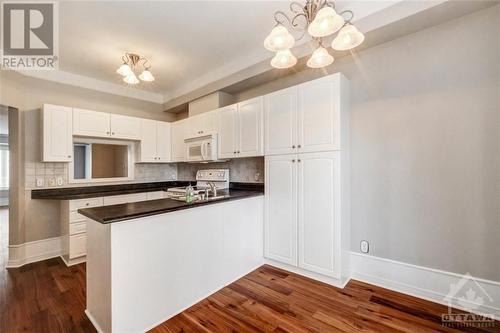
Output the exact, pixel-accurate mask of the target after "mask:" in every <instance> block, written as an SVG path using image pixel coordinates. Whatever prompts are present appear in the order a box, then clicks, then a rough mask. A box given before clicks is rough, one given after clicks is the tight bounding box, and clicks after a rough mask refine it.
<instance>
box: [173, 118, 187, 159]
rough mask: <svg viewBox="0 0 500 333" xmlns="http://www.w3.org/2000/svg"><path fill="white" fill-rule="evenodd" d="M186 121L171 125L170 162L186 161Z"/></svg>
mask: <svg viewBox="0 0 500 333" xmlns="http://www.w3.org/2000/svg"><path fill="white" fill-rule="evenodd" d="M187 120H188V119H183V120H179V121H176V122H174V123H172V134H171V137H172V162H184V161H185V160H186V146H185V144H184V139H185V138H186V133H187V126H188V122H187Z"/></svg>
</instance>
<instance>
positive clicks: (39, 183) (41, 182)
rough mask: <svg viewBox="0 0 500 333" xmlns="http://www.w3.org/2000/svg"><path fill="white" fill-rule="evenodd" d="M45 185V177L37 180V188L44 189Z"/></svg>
mask: <svg viewBox="0 0 500 333" xmlns="http://www.w3.org/2000/svg"><path fill="white" fill-rule="evenodd" d="M43 183H44V180H43V177H38V178H37V179H36V187H43Z"/></svg>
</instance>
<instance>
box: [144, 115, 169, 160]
mask: <svg viewBox="0 0 500 333" xmlns="http://www.w3.org/2000/svg"><path fill="white" fill-rule="evenodd" d="M140 124H141V133H142V134H141V143H140V145H139V153H138V159H137V161H138V162H141V163H168V162H170V161H171V154H170V153H171V142H170V141H171V133H170V132H171V128H170V123H166V122H162V121H156V120H149V119H141V121H140Z"/></svg>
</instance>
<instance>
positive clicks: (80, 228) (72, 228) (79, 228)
mask: <svg viewBox="0 0 500 333" xmlns="http://www.w3.org/2000/svg"><path fill="white" fill-rule="evenodd" d="M86 231H87V222H86V221H83V222H76V223H71V224H70V225H69V234H70V235H77V234H81V233H84V232H86Z"/></svg>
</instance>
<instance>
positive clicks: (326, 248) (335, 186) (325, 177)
mask: <svg viewBox="0 0 500 333" xmlns="http://www.w3.org/2000/svg"><path fill="white" fill-rule="evenodd" d="M338 154H339V152H327V153H309V154H298V155H297V157H298V160H297V161H298V163H297V166H298V226H299V228H298V229H299V267H301V268H304V269H307V270H309V271H313V272H316V273H320V274H324V275H328V276H331V277H335V278H339V277H340V276H339V274H338V273H339V270H338V267H339V258H340V234H339V233H340V228H339V224H338V222H339V221H340V215H339V214H340V203H339V198H340V194H339V191H340V183H339V180H340V179H339V171H340V169H339V157H338V156H339V155H338Z"/></svg>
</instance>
